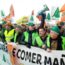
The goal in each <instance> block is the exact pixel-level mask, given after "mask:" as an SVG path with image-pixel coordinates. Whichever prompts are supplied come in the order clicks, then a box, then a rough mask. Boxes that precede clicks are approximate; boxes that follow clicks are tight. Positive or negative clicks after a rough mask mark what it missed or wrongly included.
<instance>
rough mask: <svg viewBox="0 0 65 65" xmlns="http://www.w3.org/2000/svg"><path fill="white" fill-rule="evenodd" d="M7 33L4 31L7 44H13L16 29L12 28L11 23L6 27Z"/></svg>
mask: <svg viewBox="0 0 65 65" xmlns="http://www.w3.org/2000/svg"><path fill="white" fill-rule="evenodd" d="M4 26H5V31H4V37H5V42H6V43H7V42H13V38H14V29H13V27H12V24H11V23H6V24H5V25H4Z"/></svg>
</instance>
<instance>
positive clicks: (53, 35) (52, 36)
mask: <svg viewBox="0 0 65 65" xmlns="http://www.w3.org/2000/svg"><path fill="white" fill-rule="evenodd" d="M50 36H51V38H52V39H56V38H57V37H58V34H57V33H55V32H53V31H50Z"/></svg>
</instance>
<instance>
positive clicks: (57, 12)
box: [53, 8, 60, 18]
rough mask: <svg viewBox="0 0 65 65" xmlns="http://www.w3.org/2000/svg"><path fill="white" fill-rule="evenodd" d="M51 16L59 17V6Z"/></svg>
mask: <svg viewBox="0 0 65 65" xmlns="http://www.w3.org/2000/svg"><path fill="white" fill-rule="evenodd" d="M53 17H55V18H59V17H60V11H59V8H57V9H56V10H55V12H54V15H53Z"/></svg>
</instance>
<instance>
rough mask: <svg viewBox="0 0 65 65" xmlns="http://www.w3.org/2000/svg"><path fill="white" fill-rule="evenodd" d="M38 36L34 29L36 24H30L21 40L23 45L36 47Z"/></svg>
mask: <svg viewBox="0 0 65 65" xmlns="http://www.w3.org/2000/svg"><path fill="white" fill-rule="evenodd" d="M37 36H38V33H37V32H36V30H35V29H34V24H33V23H32V22H29V23H28V30H27V31H25V32H24V33H23V35H22V38H21V43H22V44H25V45H27V46H28V47H31V45H33V46H34V41H35V38H36V37H37Z"/></svg>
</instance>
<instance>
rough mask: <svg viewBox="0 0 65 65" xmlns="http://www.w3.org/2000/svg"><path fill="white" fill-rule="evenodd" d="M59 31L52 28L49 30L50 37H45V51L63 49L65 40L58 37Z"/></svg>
mask: <svg viewBox="0 0 65 65" xmlns="http://www.w3.org/2000/svg"><path fill="white" fill-rule="evenodd" d="M59 34H60V29H59V28H58V26H54V27H52V28H51V30H50V35H49V36H48V37H47V41H46V44H47V51H50V50H63V49H65V47H64V46H65V41H64V40H65V38H63V37H62V36H60V35H59Z"/></svg>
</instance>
